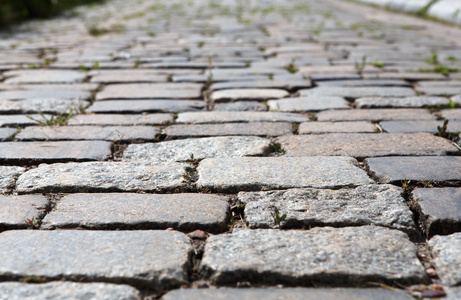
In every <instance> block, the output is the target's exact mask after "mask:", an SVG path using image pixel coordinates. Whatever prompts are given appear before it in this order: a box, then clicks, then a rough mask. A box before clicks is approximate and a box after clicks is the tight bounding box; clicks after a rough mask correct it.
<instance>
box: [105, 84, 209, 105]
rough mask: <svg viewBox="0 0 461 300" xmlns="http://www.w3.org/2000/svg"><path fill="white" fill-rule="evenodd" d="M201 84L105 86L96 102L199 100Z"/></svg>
mask: <svg viewBox="0 0 461 300" xmlns="http://www.w3.org/2000/svg"><path fill="white" fill-rule="evenodd" d="M201 90H202V85H201V84H193V83H168V82H164V83H150V84H147V83H145V84H134V83H130V84H113V85H107V86H106V87H105V88H104V89H103V90H102V92H99V93H98V94H97V95H96V100H98V101H99V100H108V99H170V98H171V99H179V98H183V99H184V98H185V99H193V98H200V97H201V95H202V93H201Z"/></svg>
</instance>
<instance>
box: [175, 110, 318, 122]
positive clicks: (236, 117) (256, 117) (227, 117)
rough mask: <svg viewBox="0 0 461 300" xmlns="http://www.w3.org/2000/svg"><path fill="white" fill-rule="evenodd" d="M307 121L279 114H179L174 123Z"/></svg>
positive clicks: (305, 118)
mask: <svg viewBox="0 0 461 300" xmlns="http://www.w3.org/2000/svg"><path fill="white" fill-rule="evenodd" d="M307 121H309V119H308V118H307V117H306V116H303V115H301V114H292V113H279V112H262V111H250V112H237V111H213V112H186V113H180V114H179V115H178V118H177V119H176V123H192V124H200V123H202V124H203V123H226V122H307Z"/></svg>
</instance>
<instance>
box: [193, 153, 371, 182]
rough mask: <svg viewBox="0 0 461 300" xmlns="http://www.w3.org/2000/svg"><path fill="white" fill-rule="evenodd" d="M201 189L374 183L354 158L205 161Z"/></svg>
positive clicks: (200, 170) (252, 158)
mask: <svg viewBox="0 0 461 300" xmlns="http://www.w3.org/2000/svg"><path fill="white" fill-rule="evenodd" d="M197 170H198V173H199V180H198V181H197V187H198V188H202V189H212V190H215V191H244V190H246V191H249V190H270V189H286V188H302V187H314V188H328V187H330V188H333V187H344V186H358V185H364V184H370V183H373V181H372V180H371V179H370V178H368V176H367V175H366V173H365V171H363V170H361V169H360V168H359V167H357V161H356V160H355V159H353V158H350V157H326V156H325V157H302V158H301V157H242V158H228V159H225V158H223V159H213V158H210V159H204V160H202V161H201V162H200V164H199V166H198V168H197Z"/></svg>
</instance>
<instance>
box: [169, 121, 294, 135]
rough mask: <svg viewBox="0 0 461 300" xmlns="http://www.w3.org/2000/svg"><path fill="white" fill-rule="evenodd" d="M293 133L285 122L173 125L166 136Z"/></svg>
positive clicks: (289, 125)
mask: <svg viewBox="0 0 461 300" xmlns="http://www.w3.org/2000/svg"><path fill="white" fill-rule="evenodd" d="M291 133H292V126H291V124H290V123H285V122H278V123H271V122H251V123H222V124H198V125H171V126H168V127H167V128H166V129H165V134H166V135H167V136H170V137H201V136H223V135H257V136H279V135H286V134H291Z"/></svg>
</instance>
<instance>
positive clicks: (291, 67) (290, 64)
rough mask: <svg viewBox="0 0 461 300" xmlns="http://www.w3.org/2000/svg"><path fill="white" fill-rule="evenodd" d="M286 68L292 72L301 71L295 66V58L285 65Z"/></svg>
mask: <svg viewBox="0 0 461 300" xmlns="http://www.w3.org/2000/svg"><path fill="white" fill-rule="evenodd" d="M285 70H287V71H288V72H290V73H292V74H294V73H297V72H298V71H299V68H298V67H296V66H295V59H294V58H293V59H292V60H291V63H289V64H288V65H287V66H286V67H285Z"/></svg>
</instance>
